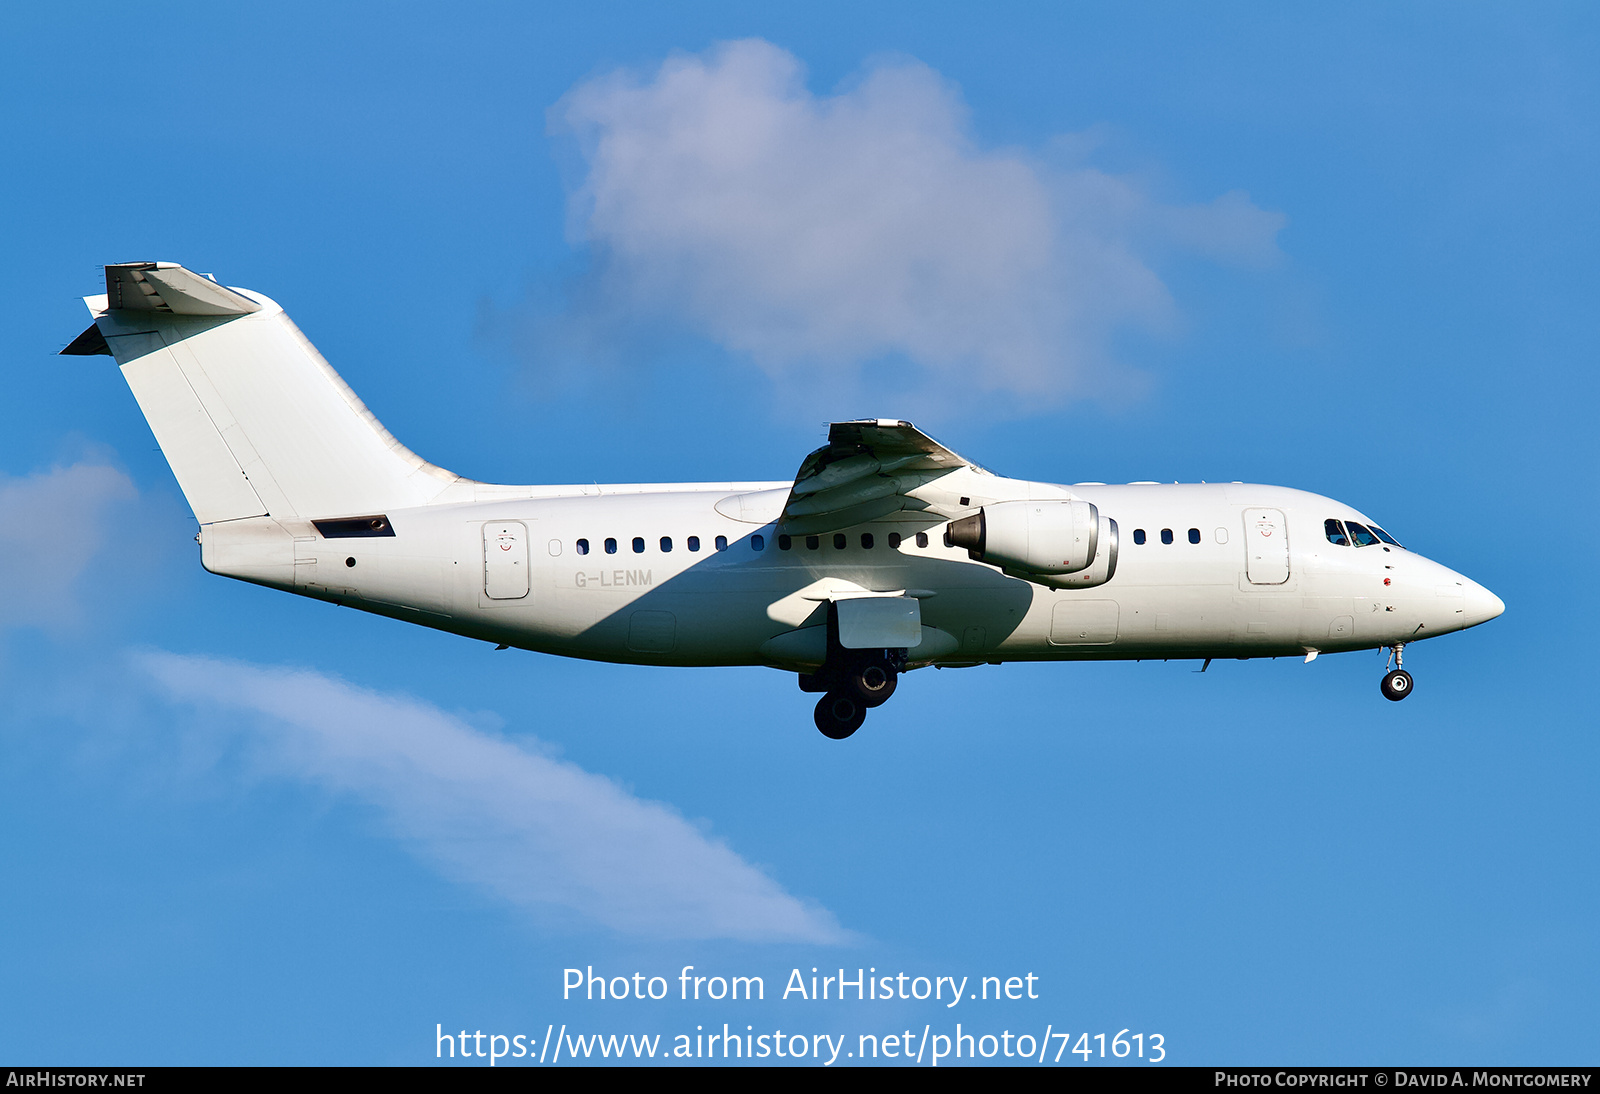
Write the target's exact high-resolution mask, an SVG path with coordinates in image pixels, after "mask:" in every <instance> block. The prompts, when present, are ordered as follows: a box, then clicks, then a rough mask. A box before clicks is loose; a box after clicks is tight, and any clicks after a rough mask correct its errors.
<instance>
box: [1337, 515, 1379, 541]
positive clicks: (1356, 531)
mask: <svg viewBox="0 0 1600 1094" xmlns="http://www.w3.org/2000/svg"><path fill="white" fill-rule="evenodd" d="M1345 527H1346V528H1348V529H1350V538H1351V539H1353V540H1355V541H1356V546H1357V547H1371V546H1374V545H1375V544H1376V543H1377V542H1378V537H1377V536H1375V535H1373V534H1372V533H1371V532H1369V531H1367V526H1366V525H1364V524H1357V523H1356V522H1355V521H1353V520H1352V521H1346V522H1345Z"/></svg>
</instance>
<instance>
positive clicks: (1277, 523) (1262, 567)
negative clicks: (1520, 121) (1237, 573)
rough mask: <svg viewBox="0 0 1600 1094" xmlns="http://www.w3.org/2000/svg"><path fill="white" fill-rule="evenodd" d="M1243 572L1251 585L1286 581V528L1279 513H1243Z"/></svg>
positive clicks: (1253, 510)
mask: <svg viewBox="0 0 1600 1094" xmlns="http://www.w3.org/2000/svg"><path fill="white" fill-rule="evenodd" d="M1244 572H1245V574H1246V575H1247V576H1248V577H1249V578H1250V584H1252V585H1282V584H1283V583H1284V582H1285V581H1288V580H1289V525H1288V522H1287V521H1285V520H1284V519H1283V511H1282V510H1281V509H1246V510H1245V511H1244Z"/></svg>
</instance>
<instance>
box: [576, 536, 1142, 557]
mask: <svg viewBox="0 0 1600 1094" xmlns="http://www.w3.org/2000/svg"><path fill="white" fill-rule="evenodd" d="M900 540H901V537H900V533H899V532H890V533H889V548H890V549H891V550H895V549H898V548H899V546H900ZM805 541H806V549H807V550H808V551H815V550H818V549H820V548H821V546H822V537H821V536H806V537H805ZM713 542H714V543H715V544H716V548H717V550H719V551H726V550H727V549H728V537H727V536H718V537H717V538H716V539H715V540H714V541H713ZM875 542H876V540H875V539H874V538H873V535H872V533H871V532H862V533H861V546H862V548H863V549H865V550H868V551H870V550H872V548H873V545H874V543H875ZM1140 542H1141V543H1142V542H1143V540H1141V541H1140ZM916 544H917V546H918V547H926V546H927V545H928V533H926V532H918V533H917V534H916ZM833 545H834V547H835V548H837V549H838V550H841V551H842V550H844V549H845V548H846V547H848V546H849V545H850V538H849V537H848V536H846V535H845V534H844V533H843V532H835V533H834V535H833ZM630 546H632V548H633V553H634V554H636V555H642V554H644V552H645V540H644V537H643V536H634V537H633V542H632V544H630ZM684 546H685V547H687V548H688V549H689V551H690V552H691V553H695V552H698V551H699V550H700V537H699V536H690V537H689V538H688V539H686V540H684ZM576 547H577V549H578V553H579V554H580V555H586V554H588V553H589V541H588V540H586V539H580V540H578V542H577V544H576ZM604 547H605V552H606V554H608V555H614V554H616V553H617V541H616V540H615V539H607V540H606V541H605V542H604ZM660 547H661V553H662V554H670V553H671V552H672V537H671V536H662V537H661V542H660ZM793 547H794V537H793V536H786V535H785V536H779V537H778V550H780V551H788V550H790V549H792V548H793ZM750 549H751V550H752V551H764V550H766V549H767V540H766V537H765V536H762V535H760V534H757V535H753V536H751V537H750Z"/></svg>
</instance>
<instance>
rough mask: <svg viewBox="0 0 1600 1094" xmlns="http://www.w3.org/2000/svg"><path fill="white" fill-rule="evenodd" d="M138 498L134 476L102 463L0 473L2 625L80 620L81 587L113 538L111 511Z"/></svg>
mask: <svg viewBox="0 0 1600 1094" xmlns="http://www.w3.org/2000/svg"><path fill="white" fill-rule="evenodd" d="M137 496H138V491H137V490H136V489H135V488H134V485H133V483H132V481H130V480H129V478H128V476H127V475H125V474H123V473H122V472H121V471H119V470H117V469H116V468H114V467H109V466H106V465H104V464H100V463H93V462H87V461H85V462H79V463H75V464H72V465H71V466H69V467H54V468H51V469H50V470H48V471H40V472H36V473H34V474H32V475H29V476H27V477H25V478H13V477H11V476H7V475H3V474H0V574H3V575H5V581H6V589H5V595H4V596H0V626H16V625H39V626H45V627H53V626H56V625H59V624H64V623H71V622H73V621H74V620H76V619H77V617H78V615H79V612H80V605H79V602H78V598H77V596H76V595H75V593H76V587H77V585H78V583H79V581H80V579H81V578H82V577H83V576H84V572H85V571H86V570H87V569H88V568H89V566H90V564H91V563H92V562H93V560H94V559H95V558H96V556H97V555H98V554H99V552H100V549H101V547H102V546H103V545H104V544H105V542H106V539H107V531H108V528H107V514H108V513H109V512H111V511H112V510H113V508H114V507H115V506H116V505H117V504H118V503H122V502H127V501H131V500H133V499H134V498H136V497H137Z"/></svg>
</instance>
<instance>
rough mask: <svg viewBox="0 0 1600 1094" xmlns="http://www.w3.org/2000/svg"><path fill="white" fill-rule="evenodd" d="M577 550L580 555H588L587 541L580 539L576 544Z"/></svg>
mask: <svg viewBox="0 0 1600 1094" xmlns="http://www.w3.org/2000/svg"><path fill="white" fill-rule="evenodd" d="M577 548H578V553H579V554H580V555H586V554H588V553H589V541H588V540H586V539H580V540H579V541H578V542H577Z"/></svg>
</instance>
